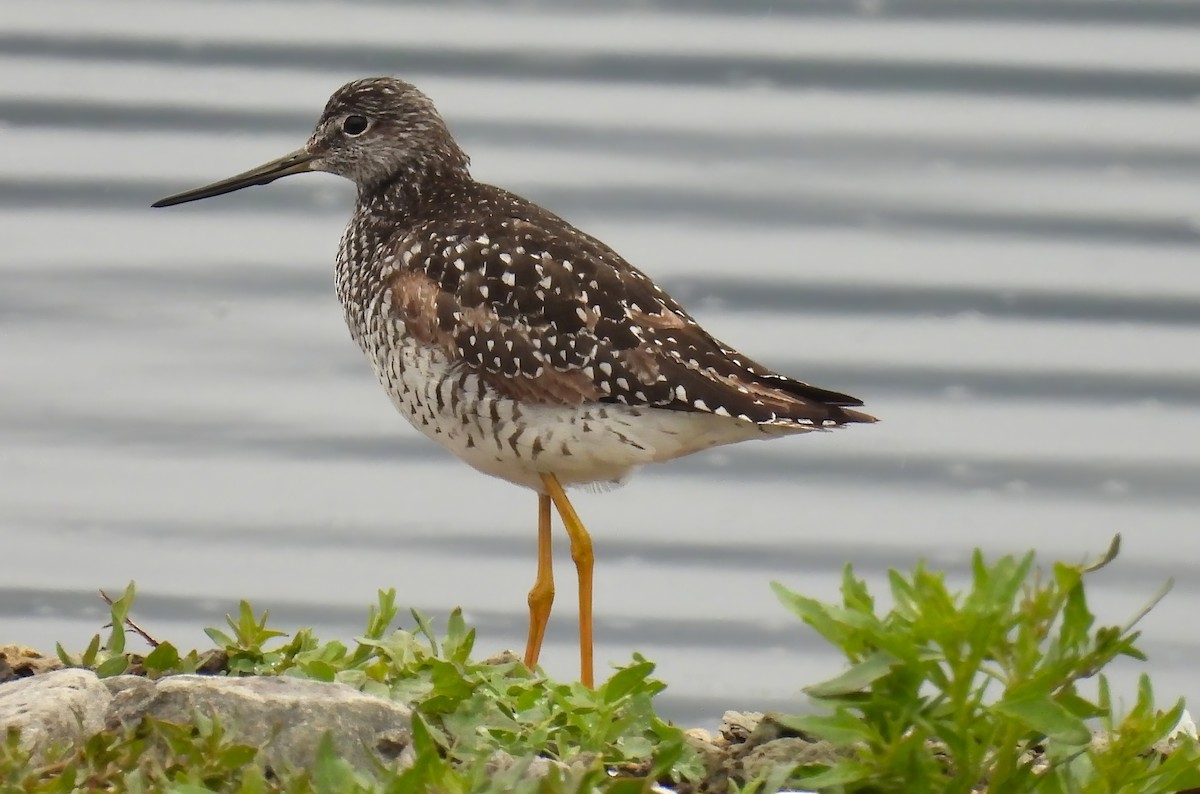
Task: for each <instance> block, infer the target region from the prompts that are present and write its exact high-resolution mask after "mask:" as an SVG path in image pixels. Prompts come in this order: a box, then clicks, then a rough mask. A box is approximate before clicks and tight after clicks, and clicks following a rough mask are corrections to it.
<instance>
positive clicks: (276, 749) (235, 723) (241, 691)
mask: <svg viewBox="0 0 1200 794" xmlns="http://www.w3.org/2000/svg"><path fill="white" fill-rule="evenodd" d="M197 712H200V713H201V714H204V715H205V716H207V717H210V718H213V717H215V718H217V719H219V720H220V722H221V725H222V726H223V727H224V729H225V730H226V732H227V735H228V736H230V737H231V738H233V739H234V740H235V741H238V742H241V743H244V744H248V745H251V746H253V747H257V748H258V749H259V751H260V755H259V760H260V761H261V762H262V763H264V764H266V765H267V766H268V767H273V768H276V769H280V770H282V769H284V768H296V769H300V768H306V767H309V766H311V765H312V763H313V761H314V759H315V757H316V751H317V746H318V744H319V743H320V741H321V738H322V737H323V736H324V735H325V734H326V733H328V734H330V736H331V738H332V740H333V743H334V747H335V748H336V750H337V752H338V754H339V755H340V756H341V757H342V758H344V759H345V760H346V761H348V762H349V763H350V764H352V765H353V766H354V767H356V768H358V769H370V768H372V767H373V766H374V765H375V764H378V763H384V764H388V765H391V764H390V763H389V762H391V763H395V762H396V761H397V760H398V759H397V755H396V753H397V748H396V745H397V737H399V736H403V733H402V732H403V731H407V730H409V729H410V728H411V725H412V711H411V709H409V708H408V707H406V706H403V705H400V704H399V703H393V702H392V701H390V700H385V699H383V698H378V697H373V696H371V695H365V694H363V693H362V692H359V691H358V690H357V689H354V688H353V687H350V686H347V685H345V684H331V683H324V682H320V681H309V680H305V679H301V678H289V677H286V676H281V677H253V678H221V677H213V676H198V675H176V676H169V677H167V678H162V679H160V680H159V681H157V682H156V683H155V684H154V685H153V686H152V687H138V686H133V687H129V688H127V689H124V690H122V691H120V692H119V693H118V694H117V695H116V697H115V698H113V703H112V709H111V710H110V712H109V715H108V727H110V728H116V727H118V726H130V725H136V724H137V723H138V722H140V721H141V720H142V718H143V717H147V716H150V717H154V718H155V719H158V720H164V721H166V722H174V723H190V722H193V721H194V715H195V714H196V713H197ZM400 755H401V756H403V752H401V753H400Z"/></svg>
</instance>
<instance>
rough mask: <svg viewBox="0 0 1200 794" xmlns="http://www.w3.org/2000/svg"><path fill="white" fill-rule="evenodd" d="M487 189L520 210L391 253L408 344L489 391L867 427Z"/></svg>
mask: <svg viewBox="0 0 1200 794" xmlns="http://www.w3.org/2000/svg"><path fill="white" fill-rule="evenodd" d="M480 187H481V188H486V187H487V186H480ZM488 189H490V190H493V191H496V192H497V194H498V195H499V196H500V197H502V198H504V199H505V201H506V203H508V204H509V206H510V209H513V210H523V212H514V213H513V215H512V217H509V218H508V219H507V220H505V221H496V220H494V219H493V220H490V221H489V220H485V219H463V220H459V221H458V223H457V226H458V228H457V229H456V232H455V233H446V232H442V233H434V232H432V231H431V229H432V228H434V224H430V226H429V227H419V228H417V229H415V230H414V231H412V232H411V233H410V234H409V235H407V236H406V237H404V238H403V239H401V240H399V241H398V242H397V243H396V257H395V259H396V261H397V263H398V264H399V263H402V264H401V266H400V267H398V269H397V270H396V271H395V272H394V273H393V274H392V275H391V277H390V280H389V284H388V286H389V288H390V290H391V307H392V310H393V311H394V312H396V314H397V315H398V319H401V320H403V322H404V323H405V325H406V327H407V330H408V332H409V333H411V334H413V335H414V336H415V337H416V338H417V339H419V340H421V341H422V342H424V343H426V344H431V345H436V346H438V347H439V348H441V349H442V350H443V352H444V353H445V354H446V355H447V356H448V357H449V358H450V359H451V360H452V361H455V362H460V363H461V365H462V366H465V367H469V368H470V369H471V370H472V371H474V372H476V373H478V374H479V375H480V377H481V378H482V379H483V380H484V381H485V382H487V383H488V384H490V385H491V386H492V387H493V388H495V389H496V390H497V391H499V392H501V393H502V394H506V395H508V396H511V397H513V398H516V399H520V400H523V401H529V402H543V403H555V404H567V405H577V404H580V403H582V402H586V401H598V402H614V403H624V404H628V405H646V406H653V407H656V408H664V409H670V410H680V411H704V412H711V413H716V414H722V415H729V416H736V417H740V418H743V419H745V420H748V421H752V422H758V423H781V424H787V423H795V422H802V423H811V424H816V425H818V426H821V425H824V424H826V423H834V424H841V423H844V422H864V421H874V419H873V418H872V417H869V416H868V415H867V414H864V413H861V412H858V411H850V410H846V408H848V407H850V406H857V405H861V404H862V403H861V402H860V401H858V400H856V399H854V398H853V397H849V396H847V395H844V394H839V393H837V392H831V391H826V390H824V389H819V388H817V387H813V386H809V385H808V384H805V383H801V382H800V381H796V380H793V379H791V378H788V377H785V376H783V375H779V374H778V373H774V372H772V371H771V370H769V369H767V368H766V367H763V366H762V365H760V364H758V363H756V362H754V361H751V360H749V359H747V358H745V357H744V356H742V355H741V354H740V353H738V352H737V351H735V350H733V349H732V348H729V347H728V346H726V345H724V344H722V343H721V342H719V341H717V340H716V339H714V338H713V337H711V336H710V335H708V334H707V333H706V332H705V331H704V330H703V328H701V327H700V326H699V324H697V323H696V322H695V320H693V319H692V318H691V316H690V315H688V314H687V312H686V311H684V309H683V308H682V307H681V306H680V305H679V304H678V303H677V302H676V301H675V300H674V299H672V298H671V297H670V296H669V295H667V294H666V293H665V292H663V291H662V290H661V289H659V288H658V287H657V286H656V285H655V284H654V283H653V282H652V281H651V280H650V279H649V278H647V277H646V276H645V275H644V274H642V273H641V272H640V271H638V270H637V269H635V268H634V267H633V266H631V265H630V264H629V263H627V262H626V261H625V260H624V259H622V258H621V257H620V256H619V255H617V254H616V253H615V252H613V251H612V250H611V249H609V248H608V247H607V246H605V245H604V244H603V243H601V242H599V241H598V240H596V239H594V238H592V237H590V236H588V235H586V234H584V233H583V232H580V231H579V230H577V229H575V228H574V227H573V226H571V225H570V224H568V223H567V222H566V221H563V220H562V219H560V218H558V217H557V216H554V215H551V214H550V213H548V212H546V211H544V210H541V209H540V208H537V207H535V206H533V205H530V204H528V203H527V202H524V201H523V200H521V199H518V198H516V197H513V196H511V194H506V193H503V192H502V191H499V190H498V189H495V188H488ZM493 218H494V216H493ZM436 228H438V229H442V230H444V229H446V219H444V218H443V219H439V220H438V222H437V223H436Z"/></svg>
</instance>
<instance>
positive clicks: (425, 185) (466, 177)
mask: <svg viewBox="0 0 1200 794" xmlns="http://www.w3.org/2000/svg"><path fill="white" fill-rule="evenodd" d="M471 181H472V179H471V174H470V172H469V171H468V170H467V166H466V162H465V161H463V162H458V161H450V162H438V163H436V164H428V163H421V164H419V165H418V166H417V167H413V168H410V169H405V170H403V171H401V172H399V173H397V174H395V175H393V176H392V177H391V178H389V179H387V180H384V181H382V182H380V183H378V184H360V185H359V188H358V207H357V213H356V214H357V215H359V216H368V217H374V218H378V219H380V220H383V219H385V218H386V219H387V221H386V223H387V225H388V226H390V227H391V228H392V229H393V231H395V230H397V229H400V228H403V227H406V226H410V225H414V224H415V223H417V222H419V221H421V220H424V219H425V218H428V217H429V216H430V215H432V214H435V213H436V212H437V211H438V209H440V208H442V207H443V206H444V205H445V203H446V201H447V200H453V196H454V195H455V193H457V192H460V191H461V190H462V189H463V188H464V187H465V186H467V185H468V184H469V183H470V182H471Z"/></svg>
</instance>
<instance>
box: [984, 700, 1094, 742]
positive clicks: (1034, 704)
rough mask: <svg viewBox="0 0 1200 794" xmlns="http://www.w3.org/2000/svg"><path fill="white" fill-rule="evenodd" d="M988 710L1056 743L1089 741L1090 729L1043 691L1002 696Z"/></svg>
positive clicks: (1090, 737) (1090, 736) (1090, 738)
mask: <svg viewBox="0 0 1200 794" xmlns="http://www.w3.org/2000/svg"><path fill="white" fill-rule="evenodd" d="M990 710H991V711H993V712H994V713H996V714H1000V715H1002V716H1005V717H1009V718H1011V719H1014V720H1016V721H1017V722H1019V723H1021V724H1023V725H1025V726H1026V727H1028V728H1030V729H1032V730H1034V731H1036V732H1037V733H1039V734H1041V735H1043V736H1045V737H1047V738H1049V739H1052V740H1054V741H1056V742H1062V743H1063V744H1070V745H1075V746H1083V745H1086V744H1088V743H1089V742H1091V740H1092V732H1091V731H1089V730H1088V727H1087V725H1086V724H1084V721H1083V720H1081V719H1080V718H1079V717H1076V716H1075V715H1074V714H1072V713H1071V712H1070V711H1068V710H1067V709H1066V708H1064V707H1063V706H1062V705H1060V704H1058V703H1056V702H1054V701H1053V700H1052V699H1051V698H1050V696H1049V695H1047V694H1045V693H1029V694H1021V695H1017V696H1015V697H1014V696H1006V697H1004V698H1002V699H1001V700H1000V701H999V702H997V703H995V704H993V705H992V706H991V707H990Z"/></svg>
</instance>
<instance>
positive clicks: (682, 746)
mask: <svg viewBox="0 0 1200 794" xmlns="http://www.w3.org/2000/svg"><path fill="white" fill-rule="evenodd" d="M135 597H136V590H135V587H134V585H133V584H132V583H131V584H130V585H129V586H128V587H127V588H126V590H125V592H124V594H123V595H122V597H121V598H119V599H116V600H115V601H111V602H110V603H111V612H112V624H111V627H110V633H109V635H108V637H107V639H106V640H104V641H103V642H102V641H101V639H100V636H99V635H97V636H95V637H93V639H92V641H91V643H90V644H89V646H88V648H87V650H85V651H84V652H83V653H82V654H80V655H79V656H72V655H71V654H68V653H67V652H66V651H64V650H63V649H62V648H61V646H60V647H59V656H60V658H61V659H62V660H63V661H64V663H66V664H69V665H74V666H83V667H90V668H92V669H94V670H96V672H97V674H99V675H102V676H111V675H118V674H121V673H125V672H139V673H145V674H147V675H152V676H155V677H157V676H161V675H170V674H173V673H183V672H194V671H195V670H196V669H197V668H198V667H199V666H200V665H202V664H205V663H206V662H207V661H209V660H211V659H213V658H219V659H222V660H223V662H224V663H223V667H222V668H221V669H220V670H217V671H215V672H220V673H223V674H226V675H286V676H295V677H300V678H311V679H316V680H321V681H338V682H341V683H345V684H349V685H352V686H355V687H357V688H359V689H361V690H363V691H366V692H369V693H372V694H375V695H378V696H381V697H387V698H391V699H394V700H397V701H400V702H404V703H408V704H410V705H411V706H412V707H413V708H414V710H415V715H414V720H413V742H414V747H415V749H416V750H417V753H416V763H415V764H414V766H413V767H412V768H411V769H408V770H403V771H395V770H389V769H384V768H382V767H381V768H379V769H376V770H373V774H365V773H364V772H363V771H362V770H358V771H355V772H354V774H353V775H350V774H349V771H348V768H347V769H342V767H343V766H344V765H345V762H344V761H343V760H342V759H340V758H337V757H336V756H335V755H333V754H332V750H330V756H329V757H328V758H326V759H325V760H324V761H322V763H320V764H318V765H317V767H316V768H315V769H314V770H312V771H311V778H309V777H304V778H303V779H300V778H289V779H287V780H286V781H282V782H281V781H274V782H270V781H267V782H262V781H260V780H259V778H257V777H254V776H253V773H251V772H245V774H247V775H251V777H249V778H245V777H244V775H243V774H241V773H239V775H236V776H234V775H226V778H227V780H226V782H225V783H223V784H222V786H221V787H216V788H213V789H212V790H215V791H223V792H224V791H229V792H242V791H271V792H274V791H292V790H296V791H309V790H314V791H319V792H324V791H331V792H342V791H347V792H358V791H391V790H395V791H401V792H406V791H419V790H430V791H451V792H453V791H462V792H487V791H514V790H521V789H527V790H530V791H534V790H541V789H539V788H537V787H538V786H540V785H542V784H538V783H536V782H529V781H523V780H522V779H521V777H520V772H521V768H520V765H519V764H518V765H517V766H516V767H515V768H513V769H510V770H508V771H506V772H503V773H501V774H500V775H496V774H495V773H494V770H493V769H492V768H491V766H490V761H491V759H492V758H493V756H494V755H495V754H496V753H497V752H498V751H500V752H503V753H506V754H508V755H511V756H513V757H514V758H524V759H530V758H534V757H537V756H542V757H545V758H548V759H552V760H554V761H559V762H570V764H571V766H570V767H569V768H568V771H567V772H562V773H560V772H559V771H553V772H552V774H551V776H550V778H548V779H547V782H546V783H545V785H546V786H550V787H551V788H549V789H547V790H549V791H587V790H593V789H596V788H598V787H603V789H604V790H605V791H621V790H622V789H623V788H624V789H625V790H628V791H634V790H638V791H640V790H641V789H642V787H643V785H644V784H645V781H647V780H658V779H662V780H675V781H681V780H695V779H697V778H698V777H699V776H700V775H701V773H702V769H701V767H700V764H699V761H698V759H697V757H696V755H695V753H694V751H692V750H691V749H690V748H689V747H688V746H687V745H686V743H685V742H684V739H683V734H682V732H681V731H680V730H679V729H678V728H675V727H674V726H671V725H669V724H668V723H666V722H664V721H663V720H661V719H660V718H659V717H658V716H657V714H656V713H655V711H654V707H653V699H654V696H655V695H657V694H658V693H659V692H661V691H662V690H663V689H664V685H663V684H662V682H660V681H658V680H656V679H654V678H653V677H651V673H652V672H653V670H654V665H653V663H651V662H648V661H646V660H645V659H643V658H642V657H640V656H635V657H634V659H633V661H632V662H631V663H630V664H629V665H627V666H625V667H622V668H619V669H617V670H616V671H614V673H613V674H612V676H611V677H610V678H609V679H608V680H607V681H604V682H603V683H601V684H600V685H599V686H598V687H597V688H596V689H594V690H591V689H587V688H586V687H584V686H582V685H581V684H578V683H559V682H554V681H551V680H549V679H547V678H545V677H544V676H541V675H537V674H535V673H532V672H530V671H529V670H527V669H526V668H525V667H524V665H522V664H521V663H520V662H519V661H517V660H516V659H515V658H514V659H502V660H500V661H497V662H492V663H484V662H475V661H472V660H471V651H472V649H473V646H474V640H475V631H474V629H470V628H468V627H467V625H466V623H465V622H464V620H463V618H462V614H461V612H460V611H459V610H455V611H454V612H452V613H451V615H450V617H449V619H448V621H447V625H446V630H445V634H444V636H442V637H440V638H439V637H438V636H437V634H436V633H435V632H434V630H433V627H432V625H431V623H430V621H429V620H428V619H427V618H426V617H424V616H423V615H421V614H420V613H418V612H416V611H413V612H412V618H413V621H414V624H415V625H414V629H413V630H411V631H409V630H404V629H391V628H390V627H391V625H392V624H393V622H394V621H395V619H396V617H397V615H398V613H399V610H398V609H397V607H396V604H395V591H394V590H389V591H381V592H380V593H379V599H378V602H377V604H375V605H373V606H372V607H371V609H370V611H369V613H368V616H367V622H366V629H365V631H364V633H363V635H362V636H360V637H358V638H356V639H355V641H354V647H353V648H350V647H348V646H347V645H346V644H344V643H342V642H339V641H336V640H335V641H331V642H321V641H319V640H318V639H317V638H316V637H315V636H313V633H312V631H311V630H310V629H300V630H299V631H297V632H295V633H294V634H293V635H291V637H290V639H289V638H288V634H287V633H285V632H282V631H278V630H275V629H273V628H270V627H269V626H268V619H269V615H268V614H267V613H266V612H263V613H262V614H261V615H259V614H257V613H256V612H255V611H254V609H253V608H252V607H251V606H250V605H249V604H248V603H246V602H245V601H243V602H241V603H240V604H239V608H238V613H237V615H236V616H229V617H227V618H226V623H227V625H228V631H225V630H220V629H215V628H210V629H206V633H207V634H208V636H209V638H210V639H212V640H213V641H214V642H215V643H217V645H218V647H217V648H216V649H215V650H214V651H210V652H205V653H199V652H197V651H191V652H189V653H188V654H186V655H183V656H181V655H180V654H179V653H178V652H177V651H175V649H174V648H173V646H171V645H170V644H169V643H166V642H157V641H155V642H157V645H156V647H155V648H154V649H153V650H152V651H151V652H150V653H149V654H147V655H146V656H144V657H143V656H140V655H138V654H134V653H130V652H128V651H127V650H126V647H125V635H126V626H131V625H136V624H133V623H132V622H131V621H130V620H129V611H130V609H131V607H132V606H133V602H134V599H135ZM138 632H139V633H142V634H143V636H146V635H144V632H141V630H140V629H138ZM196 731H200V732H199V733H197V732H196ZM205 731H207V732H205ZM181 732H182V733H181ZM185 736H190V737H191V738H190V739H189V740H188V741H190V744H189V746H188V747H187V748H184V747H183V746H182V745H180V743H179V742H180V741H182V740H181V737H185ZM225 741H226V737H225V733H224V731H223V730H222V729H221V726H220V725H219V724H218V725H215V726H213V725H201V726H174V725H169V724H166V723H156V722H153V721H150V722H149V723H148V725H146V726H143V727H141V728H139V730H138V732H136V733H122V732H120V731H118V732H115V733H114V732H106V733H105V734H103V735H102V737H101V738H96V739H94V740H93V741H92V742H90V743H89V744H88V745H87V747H85V748H84V749H83V750H82V751H79V752H77V753H76V754H75V756H74V757H72V758H69V759H67V760H65V761H63V762H62V769H63V770H75V769H84V770H86V771H85V772H84V773H83V774H84V777H87V778H88V779H90V780H93V781H96V780H103V781H107V782H110V783H111V781H113V780H118V779H119V780H120V783H119V785H118V787H127V786H134V785H135V784H137V785H140V783H138V781H142V780H147V781H152V782H153V783H154V785H161V784H163V783H164V782H166V781H170V782H172V784H173V785H176V786H177V787H176V788H173V789H172V791H175V790H178V791H185V790H186V791H192V790H195V791H199V790H201V789H189V788H186V787H185V788H178V786H184V785H185V784H186V786H193V787H194V786H198V785H212V781H211V780H209V779H208V778H207V777H206V776H205V774H206V773H205V771H204V770H205V769H208V768H213V767H215V768H218V769H225V764H226V762H227V760H228V759H229V758H242V756H243V755H244V753H245V750H244V749H242V748H241V746H239V745H236V744H232V745H230V746H228V747H227V746H225V744H223V742H225ZM185 743H187V742H185ZM14 747H15V745H14ZM130 748H136V749H130ZM185 749H186V750H187V752H184V750H185ZM122 753H125V754H124V755H122ZM158 757H161V758H171V759H173V761H172V762H171V763H170V764H167V763H163V764H158V765H148V761H147V759H154V758H158ZM252 757H253V754H252V755H251V758H252ZM112 759H120V760H119V761H114V760H112ZM249 760H250V759H244V765H245V766H247V767H252V766H253V764H251V763H249ZM122 764H127V765H129V768H130V769H133V770H134V771H132V772H130V773H129V774H130V775H132V777H129V778H128V779H126V778H123V777H119V775H118V772H117V770H118V769H120V767H121V765H122ZM16 765H18V758H17V755H16V754H15V752H10V754H9V756H8V759H7V766H8V768H10V769H11V768H12V767H14V766H16ZM5 767H6V764H5V761H4V759H3V758H0V769H3V768H5ZM183 770H187V775H190V776H187V777H186V781H184V778H183V777H180V775H183ZM321 770H325V771H324V772H322V771H321ZM339 770H340V771H339ZM177 773H178V774H177ZM610 773H612V774H610ZM614 775H615V777H614ZM35 777H36V774H35ZM75 777H78V775H75ZM0 779H2V778H0ZM73 779H74V778H73ZM333 779H338V780H342V781H346V780H352V781H354V783H353V785H352V786H350V787H349V788H345V787H340V788H339V787H332V788H331V787H330V786H331V785H332V784H331V783H329V781H330V780H333ZM321 780H325V781H326V782H325V783H321V782H320V781H321ZM181 781H184V782H181ZM206 781H207V782H206ZM247 781H248V782H247ZM42 782H43V783H46V784H47V785H50V784H49V783H48V782H47V780H45V779H42ZM284 783H286V786H285V785H284ZM39 785H40V784H39ZM310 785H312V786H315V788H312V789H309V788H306V787H307V786H310ZM338 785H339V786H342V785H343V784H342V783H339V784H338ZM346 785H348V784H346ZM247 786H249V787H250V788H246V787H247ZM262 786H267V787H266V788H262ZM280 786H283V787H280ZM289 786H299V788H290V787H289ZM393 786H395V787H396V788H393ZM614 787H615V788H614ZM26 790H29V791H39V792H40V791H43V790H44V791H59V790H60V789H57V788H44V789H43V788H27V789H26ZM63 790H69V789H63ZM131 790H135V789H131ZM205 790H207V789H205Z"/></svg>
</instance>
